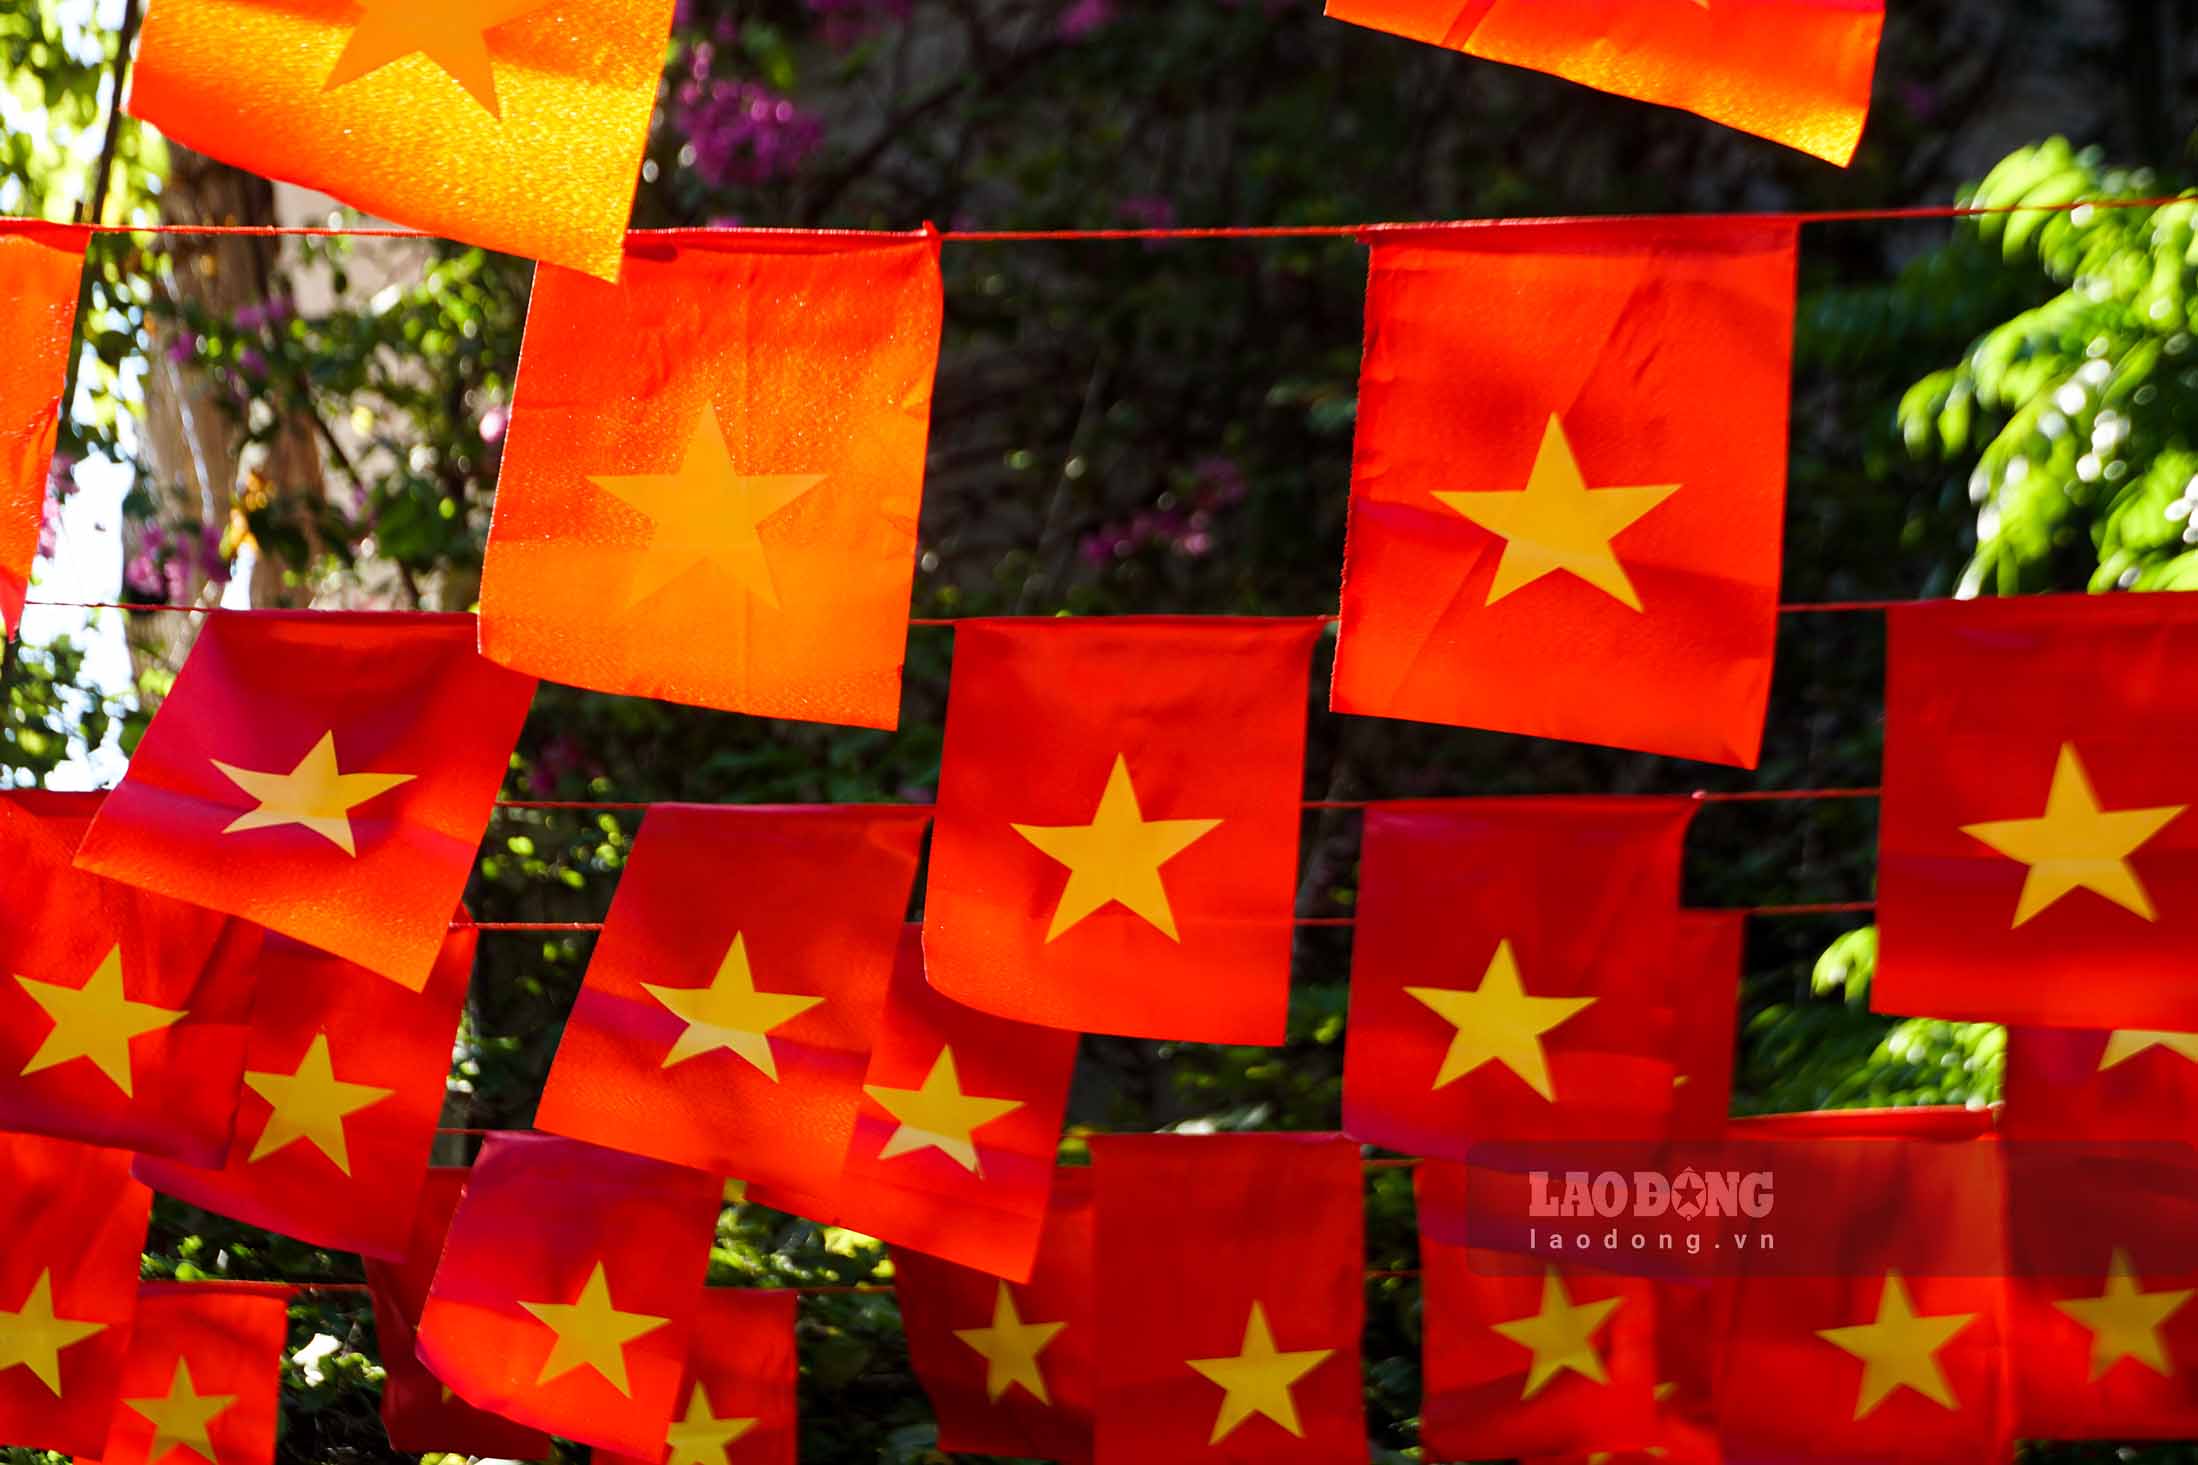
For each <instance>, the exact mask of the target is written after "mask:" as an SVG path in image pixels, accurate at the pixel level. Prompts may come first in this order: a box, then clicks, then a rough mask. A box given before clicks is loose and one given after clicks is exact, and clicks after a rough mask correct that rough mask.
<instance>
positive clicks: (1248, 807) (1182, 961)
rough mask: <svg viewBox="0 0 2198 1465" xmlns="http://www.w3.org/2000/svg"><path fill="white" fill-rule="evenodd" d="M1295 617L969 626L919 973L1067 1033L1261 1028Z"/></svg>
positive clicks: (1275, 918)
mask: <svg viewBox="0 0 2198 1465" xmlns="http://www.w3.org/2000/svg"><path fill="white" fill-rule="evenodd" d="M1319 631H1320V623H1319V622H1318V621H1314V620H1310V619H1307V620H1281V619H1278V620H1257V619H1250V618H1233V617H1225V616H1196V617H1193V616H1180V617H1179V616H1116V617H1110V618H1106V619H1091V620H1075V619H1056V620H1046V619H1034V618H1033V619H1002V620H969V621H963V622H961V623H960V624H959V625H957V626H956V628H955V632H954V676H953V683H952V686H951V688H950V690H949V694H948V699H947V713H946V746H945V752H944V756H943V759H942V763H941V767H940V772H939V797H938V832H937V834H936V836H935V837H934V838H933V840H932V845H931V873H930V877H929V882H928V887H927V892H926V898H925V905H924V932H923V941H924V959H925V961H926V963H927V964H928V969H929V973H930V979H931V984H932V985H933V986H934V987H937V988H938V989H939V990H940V991H941V992H944V993H945V994H946V995H947V996H949V997H952V998H953V999H954V1000H955V1001H957V1002H965V1003H967V1004H969V1005H970V1006H972V1007H976V1008H980V1009H982V1010H984V1011H986V1012H991V1013H997V1014H998V1015H999V1016H1001V1017H1012V1018H1015V1019H1017V1020H1019V1021H1022V1022H1034V1023H1043V1024H1045V1025H1047V1026H1049V1027H1062V1028H1073V1029H1076V1030H1078V1031H1082V1032H1094V1033H1117V1034H1123V1035H1127V1036H1131V1037H1147V1038H1179V1039H1184V1040H1187V1041H1195V1042H1212V1043H1279V1042H1281V1041H1282V1038H1283V1026H1284V1022H1285V1020H1286V1018H1287V1017H1288V1008H1289V984H1290V943H1291V937H1292V931H1291V924H1290V923H1291V914H1292V911H1293V910H1294V908H1295V906H1294V903H1295V900H1296V896H1297V840H1298V824H1299V819H1300V813H1299V807H1298V803H1299V800H1300V798H1301V797H1302V784H1303V781H1304V756H1305V716H1304V703H1305V680H1306V671H1307V665H1308V661H1309V659H1310V657H1311V654H1312V647H1313V641H1314V639H1315V637H1316V636H1317V635H1318V634H1319Z"/></svg>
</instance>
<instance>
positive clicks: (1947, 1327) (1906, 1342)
mask: <svg viewBox="0 0 2198 1465" xmlns="http://www.w3.org/2000/svg"><path fill="white" fill-rule="evenodd" d="M1976 1316H1977V1315H1976V1314H1975V1313H1973V1312H1953V1313H1939V1314H1934V1315H1932V1316H1929V1317H1919V1316H1917V1314H1916V1309H1915V1304H1914V1303H1912V1302H1910V1301H1909V1300H1908V1284H1907V1283H1905V1282H1903V1281H1901V1279H1900V1273H1899V1272H1897V1271H1888V1272H1887V1273H1886V1274H1885V1286H1884V1290H1882V1291H1880V1292H1879V1293H1878V1298H1877V1320H1876V1321H1875V1322H1869V1323H1858V1324H1856V1325H1855V1326H1853V1327H1850V1328H1819V1329H1817V1332H1816V1335H1817V1336H1818V1337H1819V1338H1822V1339H1823V1340H1824V1341H1825V1342H1827V1343H1830V1344H1831V1345H1832V1346H1834V1347H1835V1348H1842V1349H1845V1350H1846V1351H1847V1352H1849V1353H1852V1354H1853V1355H1854V1356H1855V1357H1857V1358H1859V1359H1861V1360H1862V1388H1861V1391H1860V1392H1859V1393H1857V1394H1856V1395H1855V1418H1857V1419H1860V1418H1862V1417H1863V1416H1864V1415H1866V1414H1868V1413H1869V1412H1870V1411H1871V1410H1873V1409H1875V1408H1877V1406H1878V1405H1880V1404H1882V1403H1884V1402H1885V1397H1886V1396H1887V1395H1888V1394H1890V1393H1892V1392H1893V1390H1895V1389H1899V1388H1909V1389H1914V1390H1915V1391H1916V1392H1917V1393H1919V1394H1921V1395H1923V1397H1924V1398H1926V1399H1929V1400H1930V1401H1931V1402H1932V1403H1934V1404H1936V1405H1938V1406H1939V1407H1940V1408H1942V1409H1952V1408H1953V1407H1954V1390H1953V1388H1952V1386H1950V1385H1949V1384H1948V1383H1947V1382H1946V1375H1945V1374H1944V1373H1941V1372H1940V1371H1939V1364H1938V1359H1937V1357H1936V1356H1934V1355H1936V1354H1937V1353H1938V1351H1939V1349H1941V1348H1944V1347H1945V1346H1946V1344H1947V1342H1948V1340H1949V1339H1951V1338H1952V1337H1953V1336H1954V1334H1956V1333H1958V1332H1960V1331H1961V1330H1962V1329H1963V1328H1966V1327H1968V1326H1969V1324H1970V1323H1972V1322H1974V1321H1975V1320H1976Z"/></svg>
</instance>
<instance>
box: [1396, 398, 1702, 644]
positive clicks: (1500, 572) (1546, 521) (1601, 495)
mask: <svg viewBox="0 0 2198 1465" xmlns="http://www.w3.org/2000/svg"><path fill="white" fill-rule="evenodd" d="M1678 491H1679V485H1678V484H1676V483H1659V484H1653V485H1650V486H1647V487H1635V488H1598V489H1590V488H1589V487H1588V486H1587V480H1586V479H1584V478H1582V477H1581V476H1580V464H1579V460H1578V459H1576V458H1574V457H1573V456H1572V444H1571V443H1570V442H1569V441H1567V440H1566V438H1565V430H1564V425H1563V424H1562V423H1560V422H1559V421H1558V420H1557V418H1556V417H1555V416H1554V415H1552V416H1551V417H1550V419H1549V426H1548V427H1546V428H1544V429H1543V430H1542V447H1541V451H1540V452H1539V453H1537V454H1535V456H1534V467H1533V469H1532V471H1531V472H1529V473H1528V475H1527V480H1526V487H1525V488H1524V489H1519V490H1514V491H1511V492H1507V493H1438V494H1436V495H1435V497H1436V498H1437V499H1440V500H1441V501H1442V502H1443V503H1444V504H1446V505H1448V506H1449V507H1450V508H1453V509H1456V510H1457V511H1458V512H1459V513H1461V514H1463V515H1464V516H1465V517H1466V518H1468V519H1471V520H1472V521H1473V522H1474V523H1476V524H1478V525H1480V526H1481V527H1482V528H1483V529H1486V530H1487V531H1488V532H1489V533H1491V534H1494V535H1498V536H1500V537H1501V538H1502V539H1503V540H1504V549H1503V558H1502V559H1501V560H1500V561H1498V562H1497V565H1496V577H1495V579H1494V580H1493V581H1492V582H1491V583H1490V584H1489V587H1488V604H1490V605H1494V604H1495V603H1496V602H1497V601H1499V600H1501V599H1503V598H1504V597H1505V596H1506V595H1509V594H1510V593H1511V592H1512V591H1514V590H1522V589H1524V588H1525V587H1527V586H1529V585H1531V584H1533V583H1534V582H1535V581H1536V580H1539V579H1541V578H1542V576H1544V575H1549V574H1554V573H1556V572H1557V571H1559V570H1563V571H1566V572H1567V573H1569V574H1572V575H1576V576H1578V577H1579V578H1580V579H1582V580H1585V581H1586V582H1587V583H1588V584H1590V585H1593V586H1594V587H1595V588H1596V589H1598V590H1600V591H1602V592H1603V593H1604V594H1605V595H1608V596H1610V597H1611V598H1612V599H1613V600H1616V601H1617V602H1618V603H1619V604H1621V605H1624V606H1627V607H1629V608H1630V609H1633V610H1639V609H1640V608H1641V597H1640V596H1639V595H1636V594H1635V593H1634V590H1633V582H1632V581H1631V580H1629V579H1627V578H1626V572H1625V567H1624V566H1622V565H1620V564H1619V563H1618V556H1617V555H1616V554H1615V553H1613V552H1612V551H1611V547H1610V541H1611V540H1612V539H1613V538H1615V537H1616V536H1617V535H1618V533H1619V532H1620V531H1622V530H1624V529H1625V528H1626V527H1627V526H1629V525H1631V524H1632V523H1633V522H1634V521H1635V520H1636V519H1639V518H1641V517H1642V516H1643V515H1645V514H1647V513H1648V511H1649V510H1651V509H1653V508H1655V507H1656V506H1657V505H1658V504H1660V503H1662V502H1663V501H1664V500H1665V499H1667V498H1670V497H1671V496H1672V495H1673V494H1675V493H1677V492H1678Z"/></svg>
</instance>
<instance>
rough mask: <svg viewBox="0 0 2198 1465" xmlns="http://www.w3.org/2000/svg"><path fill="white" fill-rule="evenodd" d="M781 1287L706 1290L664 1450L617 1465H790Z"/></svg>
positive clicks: (790, 1389) (786, 1332)
mask: <svg viewBox="0 0 2198 1465" xmlns="http://www.w3.org/2000/svg"><path fill="white" fill-rule="evenodd" d="M798 1301H799V1298H798V1297H797V1295H796V1294H795V1293H794V1292H792V1291H790V1290H788V1289H785V1288H763V1287H709V1288H705V1289H704V1290H703V1293H702V1305H701V1307H700V1308H699V1309H698V1310H697V1311H696V1313H695V1326H694V1337H693V1339H692V1340H691V1341H690V1342H689V1343H688V1345H687V1372H686V1376H685V1378H684V1379H682V1381H681V1383H680V1386H679V1393H678V1394H677V1396H676V1398H677V1402H678V1407H677V1408H676V1409H675V1410H674V1411H673V1413H672V1423H671V1430H670V1432H669V1433H668V1434H667V1435H666V1437H665V1441H664V1448H663V1449H661V1450H652V1451H648V1452H645V1453H643V1454H639V1455H606V1457H605V1459H606V1461H607V1462H615V1465H794V1458H795V1447H796V1445H797V1444H798V1440H797V1438H796V1436H797V1434H798V1429H797V1421H796V1419H795V1414H794V1386H795V1383H796V1373H795V1368H794V1313H795V1310H796V1303H797V1302H798Z"/></svg>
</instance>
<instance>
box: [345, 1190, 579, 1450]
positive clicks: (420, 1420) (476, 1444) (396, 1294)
mask: <svg viewBox="0 0 2198 1465" xmlns="http://www.w3.org/2000/svg"><path fill="white" fill-rule="evenodd" d="M470 1173H471V1172H469V1171H467V1170H465V1169H463V1168H459V1167H455V1166H438V1167H436V1168H435V1169H432V1170H430V1171H428V1172H427V1182H426V1184H424V1185H423V1186H422V1187H421V1188H420V1203H419V1205H418V1206H416V1207H415V1208H414V1209H413V1214H412V1234H411V1236H410V1238H409V1239H408V1240H407V1242H406V1244H405V1252H404V1256H403V1258H402V1259H401V1260H398V1261H387V1260H380V1259H377V1258H374V1257H367V1258H366V1285H367V1290H368V1291H369V1292H370V1293H371V1294H372V1295H373V1299H374V1333H375V1336H376V1338H377V1339H378V1340H379V1341H380V1343H381V1364H382V1428H383V1429H384V1430H386V1431H387V1432H388V1434H389V1447H390V1448H391V1449H393V1450H398V1451H402V1452H403V1453H405V1454H425V1453H430V1452H432V1453H435V1454H456V1455H471V1456H473V1457H475V1458H480V1457H483V1456H486V1457H488V1458H491V1459H496V1460H547V1459H548V1458H549V1456H550V1438H549V1436H548V1435H546V1434H544V1433H542V1432H541V1431H540V1430H538V1429H529V1428H527V1427H526V1426H525V1425H523V1424H514V1423H512V1422H511V1421H510V1420H508V1419H503V1418H499V1417H498V1416H496V1415H494V1414H491V1413H489V1412H488V1411H487V1410H485V1409H476V1408H474V1407H473V1406H472V1405H471V1404H468V1403H466V1401H465V1400H463V1399H461V1398H459V1397H458V1396H457V1395H455V1394H453V1393H452V1392H451V1391H450V1387H449V1386H448V1385H447V1384H445V1383H444V1382H443V1381H442V1380H441V1379H439V1378H437V1377H435V1375H433V1374H431V1373H429V1372H428V1371H427V1366H426V1365H425V1364H423V1363H421V1362H420V1360H419V1358H418V1356H417V1355H415V1354H414V1352H413V1340H414V1338H415V1336H416V1335H417V1331H418V1328H419V1325H420V1309H421V1308H423V1307H425V1306H426V1305H427V1289H428V1284H429V1283H430V1282H432V1281H433V1280H434V1277H435V1264H436V1263H437V1262H439V1261H440V1260H442V1255H443V1238H444V1237H446V1236H447V1235H449V1233H450V1218H451V1216H452V1214H453V1213H455V1212H456V1211H457V1209H458V1198H459V1197H460V1196H462V1195H464V1194H465V1189H466V1179H467V1177H468V1175H469V1174H470Z"/></svg>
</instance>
